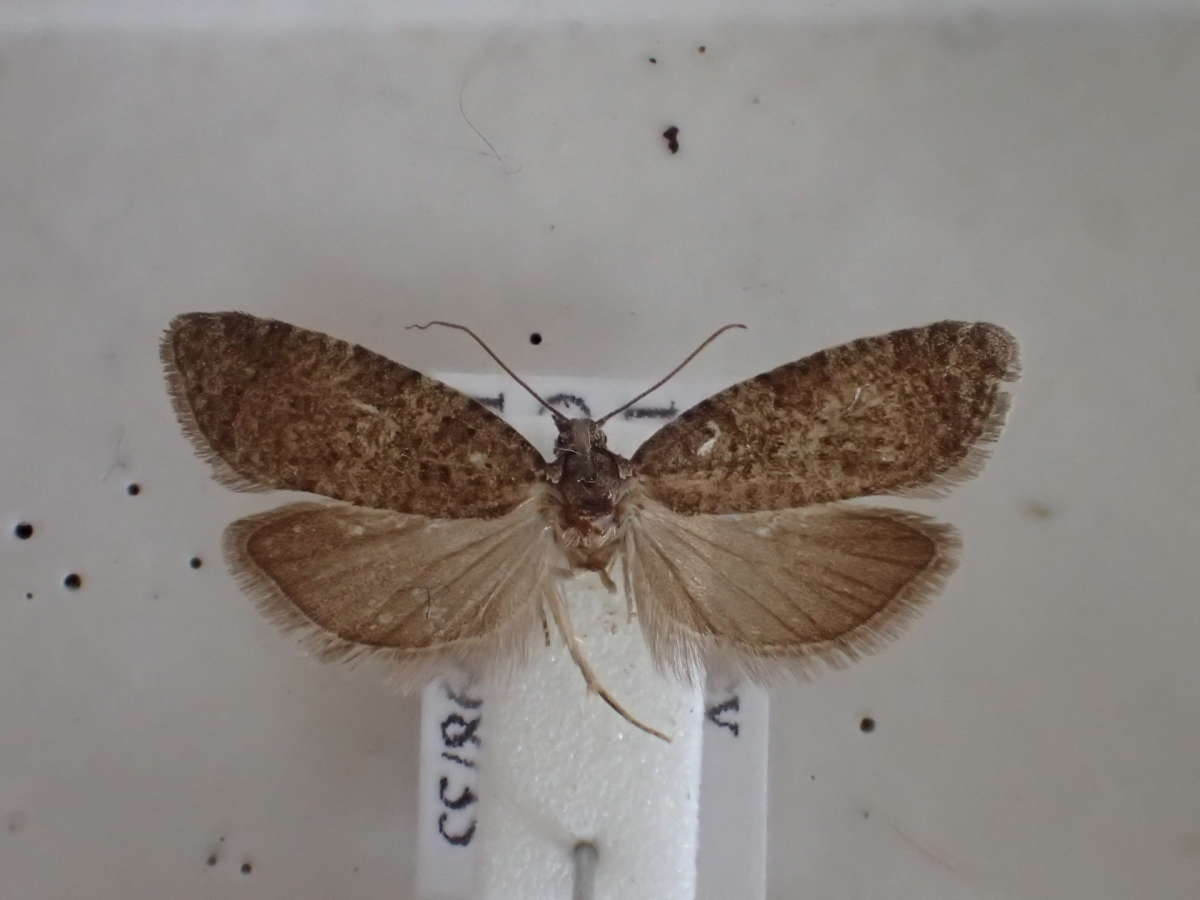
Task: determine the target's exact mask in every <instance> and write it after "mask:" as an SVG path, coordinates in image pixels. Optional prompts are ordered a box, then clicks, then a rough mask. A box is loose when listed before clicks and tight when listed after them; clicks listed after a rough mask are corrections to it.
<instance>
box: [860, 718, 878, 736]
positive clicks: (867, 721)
mask: <svg viewBox="0 0 1200 900" xmlns="http://www.w3.org/2000/svg"><path fill="white" fill-rule="evenodd" d="M858 729H859V731H861V732H862V733H863V734H870V733H871V732H872V731H874V730H875V720H874V719H872V718H871V717H870V716H863V717H862V721H861V722H859V723H858Z"/></svg>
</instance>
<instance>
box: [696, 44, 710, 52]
mask: <svg viewBox="0 0 1200 900" xmlns="http://www.w3.org/2000/svg"><path fill="white" fill-rule="evenodd" d="M706 50H708V48H707V47H705V46H704V45H703V44H701V45H700V46H699V47H697V48H696V52H698V53H704V52H705V51H706Z"/></svg>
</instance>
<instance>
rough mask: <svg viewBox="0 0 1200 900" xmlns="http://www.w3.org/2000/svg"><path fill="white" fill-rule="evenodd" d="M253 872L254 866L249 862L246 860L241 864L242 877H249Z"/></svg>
mask: <svg viewBox="0 0 1200 900" xmlns="http://www.w3.org/2000/svg"><path fill="white" fill-rule="evenodd" d="M253 871H254V865H253V864H252V863H251V862H250V860H246V861H245V862H244V863H242V874H243V875H249V874H250V873H251V872H253Z"/></svg>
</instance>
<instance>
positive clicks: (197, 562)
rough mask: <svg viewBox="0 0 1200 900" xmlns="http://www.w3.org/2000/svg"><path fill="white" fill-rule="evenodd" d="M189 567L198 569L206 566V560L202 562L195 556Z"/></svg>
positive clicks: (189, 561)
mask: <svg viewBox="0 0 1200 900" xmlns="http://www.w3.org/2000/svg"><path fill="white" fill-rule="evenodd" d="M188 565H189V566H191V567H192V568H193V569H198V568H200V567H201V566H202V565H204V560H202V559H201V558H200V557H198V556H193V557H192V558H191V559H189V560H188Z"/></svg>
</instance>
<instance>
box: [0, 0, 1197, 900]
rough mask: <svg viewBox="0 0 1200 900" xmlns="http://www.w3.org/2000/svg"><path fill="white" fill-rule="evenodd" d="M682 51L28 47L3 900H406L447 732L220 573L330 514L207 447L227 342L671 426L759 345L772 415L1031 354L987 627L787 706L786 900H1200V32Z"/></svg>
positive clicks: (2, 255) (17, 162) (479, 36)
mask: <svg viewBox="0 0 1200 900" xmlns="http://www.w3.org/2000/svg"><path fill="white" fill-rule="evenodd" d="M30 8H32V7H31V5H30V4H18V5H16V6H15V7H14V9H15V10H16V11H17V12H19V11H21V10H22V9H24V10H26V11H27V10H29V9H30ZM1109 8H1111V5H1109ZM4 21H10V22H11V21H13V20H11V19H5V20H4ZM652 22H657V23H658V24H640V23H638V22H637V21H627V22H625V23H623V24H620V25H613V26H611V27H601V26H600V25H598V24H596V23H588V22H586V21H583V20H580V19H576V20H574V21H567V20H564V19H554V20H553V22H552V24H548V25H542V26H528V27H527V26H519V25H515V24H511V23H500V24H496V23H491V22H489V23H483V24H481V25H480V26H479V27H470V26H469V23H468V24H463V23H462V22H460V23H459V24H458V25H457V26H456V27H455V28H452V29H441V28H438V27H435V26H433V25H430V24H425V25H422V26H419V27H411V28H410V27H404V26H402V25H400V24H393V25H389V26H387V27H363V28H356V27H353V25H352V24H346V23H342V24H340V25H336V26H328V27H319V28H317V27H314V28H300V29H288V30H279V31H278V32H277V33H276V32H272V31H271V30H270V29H267V30H259V31H256V32H253V33H250V32H246V31H239V30H238V29H236V28H227V29H223V28H220V27H213V28H209V29H205V30H203V31H193V30H181V31H174V30H172V29H170V28H169V27H168V28H162V29H159V30H158V31H157V32H155V33H146V32H145V31H139V32H136V33H134V32H127V31H123V30H121V29H111V28H87V29H76V30H66V31H64V30H59V29H48V30H46V29H39V28H36V27H29V24H28V22H25V23H23V24H21V25H20V27H19V28H14V29H13V30H11V31H8V32H6V33H4V34H3V35H0V123H3V124H2V128H0V285H3V294H2V295H0V298H2V299H0V413H2V415H3V421H4V422H5V423H6V426H5V429H4V438H3V442H2V444H0V447H2V450H0V454H2V455H0V463H2V465H0V516H3V517H4V519H5V521H6V523H8V525H11V524H12V523H15V522H17V521H20V520H28V521H31V522H33V523H34V525H35V526H36V528H37V533H36V535H35V536H34V538H33V539H32V540H30V541H28V542H22V541H17V540H16V539H15V538H12V537H11V536H8V535H9V534H10V533H11V532H10V531H8V529H7V528H6V532H7V534H5V535H0V537H2V538H3V540H0V617H2V619H0V621H2V627H0V722H3V728H2V730H0V817H2V821H3V823H4V827H3V829H0V879H2V884H0V894H2V895H3V896H5V897H8V896H12V897H19V898H26V897H28V898H74V897H81V898H83V897H86V898H98V900H110V898H112V900H115V898H131V897H134V898H140V897H147V898H160V897H168V896H169V897H172V898H181V900H189V898H201V897H211V896H245V897H255V898H285V897H286V898H325V897H337V898H354V897H371V898H376V897H383V896H396V897H404V896H406V889H407V885H408V884H409V883H410V880H411V877H412V847H413V845H414V842H415V841H414V832H413V829H414V817H415V811H416V802H415V777H416V759H415V752H416V746H417V734H416V723H417V709H416V701H415V700H414V699H397V698H395V697H394V696H392V695H391V694H390V692H389V691H388V689H387V688H386V687H384V686H383V685H382V684H381V683H380V682H379V680H378V678H377V673H373V672H370V671H367V670H364V671H362V672H345V671H340V670H338V669H333V668H328V667H323V666H320V665H318V664H317V663H315V662H311V661H309V660H307V659H306V658H304V657H303V656H302V655H301V653H300V652H299V651H298V650H297V649H296V648H295V646H294V644H293V643H292V642H291V641H289V640H288V639H287V638H283V637H279V636H277V635H276V634H275V633H274V632H273V631H272V630H271V629H270V628H269V627H268V626H267V625H265V624H264V623H262V622H261V621H259V619H258V617H257V615H256V614H255V613H254V611H253V609H252V608H251V607H250V605H249V604H248V603H247V602H246V601H245V600H244V598H242V597H241V596H239V594H238V592H237V590H236V588H235V585H234V583H233V581H232V579H231V578H230V577H229V576H228V575H226V573H225V572H224V570H223V567H222V566H221V564H220V562H219V559H218V552H217V549H218V535H219V532H220V528H221V527H222V525H223V524H224V523H225V522H226V521H228V520H231V519H233V518H235V517H237V516H239V515H243V514H246V513H248V512H251V511H254V510H258V509H262V508H266V507H268V506H271V505H273V504H274V503H276V502H281V501H282V500H283V499H284V497H283V496H282V495H281V496H279V497H259V496H250V495H235V494H232V493H229V492H227V491H225V490H223V489H222V488H220V487H219V486H218V485H216V484H215V483H213V482H211V481H210V480H209V478H208V475H207V472H206V470H205V467H204V466H203V465H202V464H201V463H199V462H198V461H196V460H195V459H193V458H192V455H191V451H190V448H189V447H188V445H187V444H186V442H185V441H184V439H183V438H182V437H181V436H180V434H179V431H178V428H177V427H176V425H175V423H174V421H173V418H172V416H171V413H170V410H169V408H168V404H167V401H166V397H165V392H164V390H163V387H162V384H161V379H160V376H159V373H158V362H157V356H156V340H157V335H158V333H159V332H160V330H161V329H162V327H163V326H164V325H165V323H166V322H167V321H168V319H169V318H170V316H171V315H172V314H174V313H176V312H181V311H185V310H193V309H224V308H243V309H247V310H249V311H252V312H255V313H258V314H263V315H274V316H278V317H281V318H286V319H288V320H291V321H294V322H297V323H300V324H304V325H306V326H309V327H315V328H319V329H322V330H327V331H331V332H334V333H336V334H338V335H339V336H342V337H346V338H349V339H352V340H357V341H361V342H364V343H366V344H367V345H368V346H371V347H372V348H373V349H377V350H380V351H382V352H385V353H388V354H389V355H391V356H393V357H395V358H397V359H400V360H401V361H403V362H405V363H406V364H409V365H412V366H414V367H417V368H423V369H434V370H449V369H471V368H476V369H478V370H479V371H485V370H488V363H487V360H485V359H484V358H483V357H482V356H481V355H480V354H479V353H478V352H476V351H475V350H473V349H472V348H471V347H470V346H469V345H468V344H466V343H465V342H464V341H463V340H461V337H462V336H461V335H453V334H438V335H435V334H432V333H426V334H417V333H412V332H407V333H406V332H404V331H403V326H404V325H405V324H408V323H409V322H412V321H416V320H422V319H425V318H429V317H431V316H433V315H437V316H439V317H443V318H450V319H458V320H461V321H464V322H468V323H470V324H472V325H473V326H474V327H475V328H477V329H478V330H480V331H481V332H483V333H485V334H487V335H488V337H489V338H490V340H491V342H492V344H493V346H494V347H495V348H496V349H497V350H498V351H499V352H501V353H502V354H503V355H504V356H505V357H506V359H507V360H508V361H509V363H510V364H511V365H513V366H514V367H515V368H517V369H518V370H519V371H527V372H539V373H567V372H570V373H574V374H581V375H611V374H613V373H617V372H619V373H628V374H630V375H633V376H637V377H646V378H652V377H656V376H657V375H658V374H660V372H661V370H662V369H663V368H664V366H665V365H666V364H667V363H668V362H669V361H673V360H675V359H676V358H678V357H680V356H681V355H682V354H684V353H686V352H687V351H688V350H690V349H691V347H692V346H693V345H694V344H695V342H696V341H697V340H698V338H700V337H702V336H703V335H705V334H707V333H708V331H709V330H711V328H712V327H713V326H715V325H716V324H720V323H722V322H725V321H728V320H730V319H733V318H737V319H741V320H744V321H746V322H747V324H749V325H750V326H751V330H750V331H749V332H746V333H739V334H737V335H733V336H729V337H728V339H726V340H724V341H723V342H721V343H719V344H718V345H716V346H714V347H713V348H712V349H711V351H710V352H708V353H707V354H706V355H705V356H704V357H703V359H702V360H701V361H699V362H698V363H697V368H696V370H695V372H694V377H696V378H704V379H711V378H716V379H718V380H724V381H728V382H732V381H734V380H737V379H740V378H743V377H746V376H749V375H752V374H755V373H756V372H758V371H760V370H762V369H764V368H766V367H768V366H772V365H775V364H778V363H782V362H785V361H789V360H791V359H794V358H796V357H798V356H800V355H803V354H805V353H808V352H810V351H814V350H817V349H819V348H821V347H823V346H826V345H829V344H832V343H836V342H840V341H844V340H848V339H851V338H854V337H858V336H861V335H864V334H872V333H877V332H880V331H885V330H888V329H891V328H895V327H902V326H908V325H915V324H922V323H925V322H928V321H932V320H935V319H939V318H946V317H959V318H971V319H975V318H978V319H988V320H993V321H997V322H1000V323H1001V324H1004V325H1006V326H1007V327H1009V328H1010V329H1011V330H1013V331H1014V332H1015V333H1016V334H1017V335H1018V337H1019V338H1020V340H1021V342H1022V345H1023V348H1024V359H1025V371H1026V375H1025V378H1024V380H1023V381H1022V383H1021V384H1020V385H1019V386H1018V388H1017V404H1016V408H1015V410H1014V414H1013V416H1012V418H1011V424H1010V429H1009V431H1008V433H1007V434H1006V436H1005V438H1004V440H1003V441H1002V443H1001V444H1000V445H999V449H998V451H997V453H996V455H995V457H994V459H993V460H992V462H991V464H990V465H989V466H988V468H987V469H986V471H985V472H984V474H983V476H982V477H981V478H980V479H979V480H977V481H976V482H974V483H972V484H970V485H967V486H964V487H963V488H961V489H959V490H958V491H957V492H956V493H955V495H954V497H953V498H951V499H949V500H947V501H943V502H941V503H939V504H937V505H936V506H935V505H932V504H921V508H922V509H928V510H930V511H934V510H936V512H937V514H938V515H940V516H942V517H944V518H946V519H948V520H951V521H953V522H955V523H956V524H957V525H959V527H960V528H961V529H962V531H963V533H964V540H965V545H966V547H965V553H964V561H963V564H962V567H961V569H960V571H959V572H958V573H957V574H956V575H955V577H954V578H953V580H952V581H951V583H950V585H949V587H948V590H947V591H946V593H945V595H944V597H942V599H941V600H940V601H939V602H938V603H937V604H935V605H934V606H933V607H932V608H931V609H930V610H929V612H928V613H927V614H926V615H925V616H924V617H923V618H922V620H921V621H920V622H919V623H918V624H917V625H916V626H915V627H914V628H913V629H912V630H911V632H910V633H909V634H908V635H907V636H906V637H905V639H903V640H901V641H899V642H898V643H896V644H895V645H894V646H893V647H891V648H890V649H889V650H888V651H887V652H885V653H883V654H882V655H880V656H878V657H876V658H874V659H872V660H869V661H867V662H865V663H863V664H862V665H860V666H859V667H857V668H855V669H853V670H850V671H847V672H845V673H840V674H837V675H834V676H830V677H828V678H825V679H822V680H821V681H818V682H815V683H813V684H811V685H805V686H784V687H780V688H779V689H777V690H776V691H775V692H774V694H773V701H772V728H773V734H772V745H771V764H772V771H771V798H772V803H773V806H772V809H771V820H770V824H771V838H770V841H771V843H770V848H771V856H770V861H769V884H770V886H771V891H772V895H773V896H775V897H778V898H791V897H798V896H806V897H837V898H876V897H895V896H900V897H922V898H933V900H936V898H948V900H949V898H963V897H971V898H1042V897H1055V898H1088V900H1097V898H1105V900H1107V898H1112V900H1117V898H1127V897H1132V896H1142V897H1154V898H1164V900H1173V898H1179V900H1184V898H1192V897H1195V896H1196V895H1197V894H1198V893H1200V812H1197V810H1200V763H1198V762H1197V760H1198V759H1200V756H1198V755H1197V753H1196V747H1197V744H1198V742H1200V716H1198V713H1200V671H1198V663H1197V659H1198V658H1200V657H1197V654H1196V653H1195V647H1196V645H1197V640H1198V639H1200V605H1198V601H1197V598H1196V595H1197V590H1196V585H1195V575H1194V557H1195V553H1196V547H1197V545H1198V540H1197V539H1198V537H1200V534H1198V532H1200V528H1198V526H1197V524H1196V510H1197V508H1198V501H1200V488H1198V487H1197V478H1196V463H1195V458H1196V449H1195V448H1196V446H1197V438H1198V436H1200V435H1198V427H1197V423H1198V415H1200V358H1198V357H1200V353H1198V351H1197V349H1196V346H1197V340H1196V335H1197V333H1200V302H1198V299H1197V283H1198V281H1200V277H1198V276H1200V254H1198V253H1197V247H1198V246H1200V176H1198V174H1197V171H1198V170H1197V164H1196V160H1197V159H1198V158H1200V104H1197V103H1196V86H1197V85H1198V84H1200V24H1197V22H1196V21H1195V20H1188V19H1179V18H1175V19H1158V20H1142V21H1138V20H1136V19H1127V20H1125V21H1122V22H1119V23H1108V24H1104V23H1102V22H1099V21H1097V20H1090V19H1087V18H1074V19H1061V18H1060V19H1057V20H1055V21H1049V20H1042V19H1029V18H1024V19H1021V20H1017V21H1013V22H1004V21H1000V20H997V19H996V18H994V17H992V16H990V15H987V14H983V13H979V14H975V15H958V14H955V15H953V16H950V17H947V18H937V17H933V18H929V17H926V18H922V19H902V18H897V17H890V18H886V19H877V20H872V21H867V22H865V23H858V24H850V23H838V22H828V23H822V22H817V21H814V20H812V19H810V18H797V19H796V20H795V21H794V22H789V21H787V20H775V21H771V22H770V23H763V24H755V23H754V22H742V23H738V22H736V21H728V20H726V21H723V22H717V21H716V20H711V21H710V20H709V19H705V20H703V21H701V22H698V23H697V24H695V25H694V26H693V27H689V28H684V27H681V26H680V25H679V24H678V22H676V23H675V24H670V25H667V24H663V23H662V22H661V21H659V20H658V19H654V20H652ZM700 44H704V45H705V46H706V48H707V52H706V53H704V54H699V53H698V52H697V47H698V45H700ZM649 56H655V57H656V58H657V60H658V62H657V64H656V65H651V64H649V63H648V61H647V57H649ZM464 112H465V115H464ZM467 117H469V118H470V120H471V122H473V123H474V125H475V127H476V128H478V129H479V131H481V132H482V133H483V134H485V135H487V138H488V140H489V141H490V142H491V145H492V147H494V151H493V150H491V149H489V147H488V146H487V145H486V144H484V143H483V142H482V141H481V140H480V138H479V137H478V136H477V135H476V133H475V132H474V131H473V130H472V129H471V128H470V127H469V126H468V123H467V121H466V118H467ZM670 124H675V125H678V126H679V128H680V129H681V136H680V140H681V143H682V149H681V151H680V153H679V154H678V155H677V156H671V155H669V154H668V153H667V152H666V150H665V148H664V146H663V141H662V140H661V138H660V137H659V134H660V133H661V131H662V130H663V129H664V128H665V127H666V126H667V125H670ZM534 330H537V331H540V332H541V333H542V334H543V335H544V337H545V341H544V342H543V343H542V344H541V345H540V346H537V347H534V346H531V345H530V344H529V342H528V340H527V337H528V335H529V333H530V332H531V331H534ZM618 449H625V450H631V449H632V448H628V447H626V448H618ZM130 481H137V482H139V483H140V484H141V485H142V486H143V491H142V493H141V494H140V495H139V496H137V497H130V496H127V495H126V494H125V485H126V483H128V482H130ZM193 554H197V555H200V556H202V557H203V558H204V559H205V565H204V566H203V567H202V568H201V569H199V570H196V571H193V570H191V569H190V568H188V565H187V560H188V558H189V557H190V556H192V555H193ZM68 571H77V572H79V573H81V574H82V576H83V579H84V582H83V587H82V589H81V590H79V591H77V592H68V591H65V590H64V589H63V588H61V587H60V584H61V579H62V576H63V575H64V574H65V573H66V572H68ZM26 592H30V593H32V594H33V599H31V600H30V599H26ZM865 714H870V715H872V716H874V718H875V719H876V720H877V722H878V727H877V728H876V730H875V731H874V732H873V733H871V734H869V735H868V734H862V733H860V732H859V730H858V722H859V719H860V717H861V716H863V715H865ZM222 837H223V838H224V840H223V841H222V840H221V838H222ZM211 852H217V853H218V856H219V860H218V864H217V865H216V866H213V867H209V866H207V865H206V858H207V857H208V855H209V854H210V853H211ZM247 859H249V860H251V861H252V862H253V866H254V868H253V871H252V872H251V874H249V875H243V874H242V873H241V872H240V869H239V867H240V866H241V864H242V862H243V861H245V860H247Z"/></svg>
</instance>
